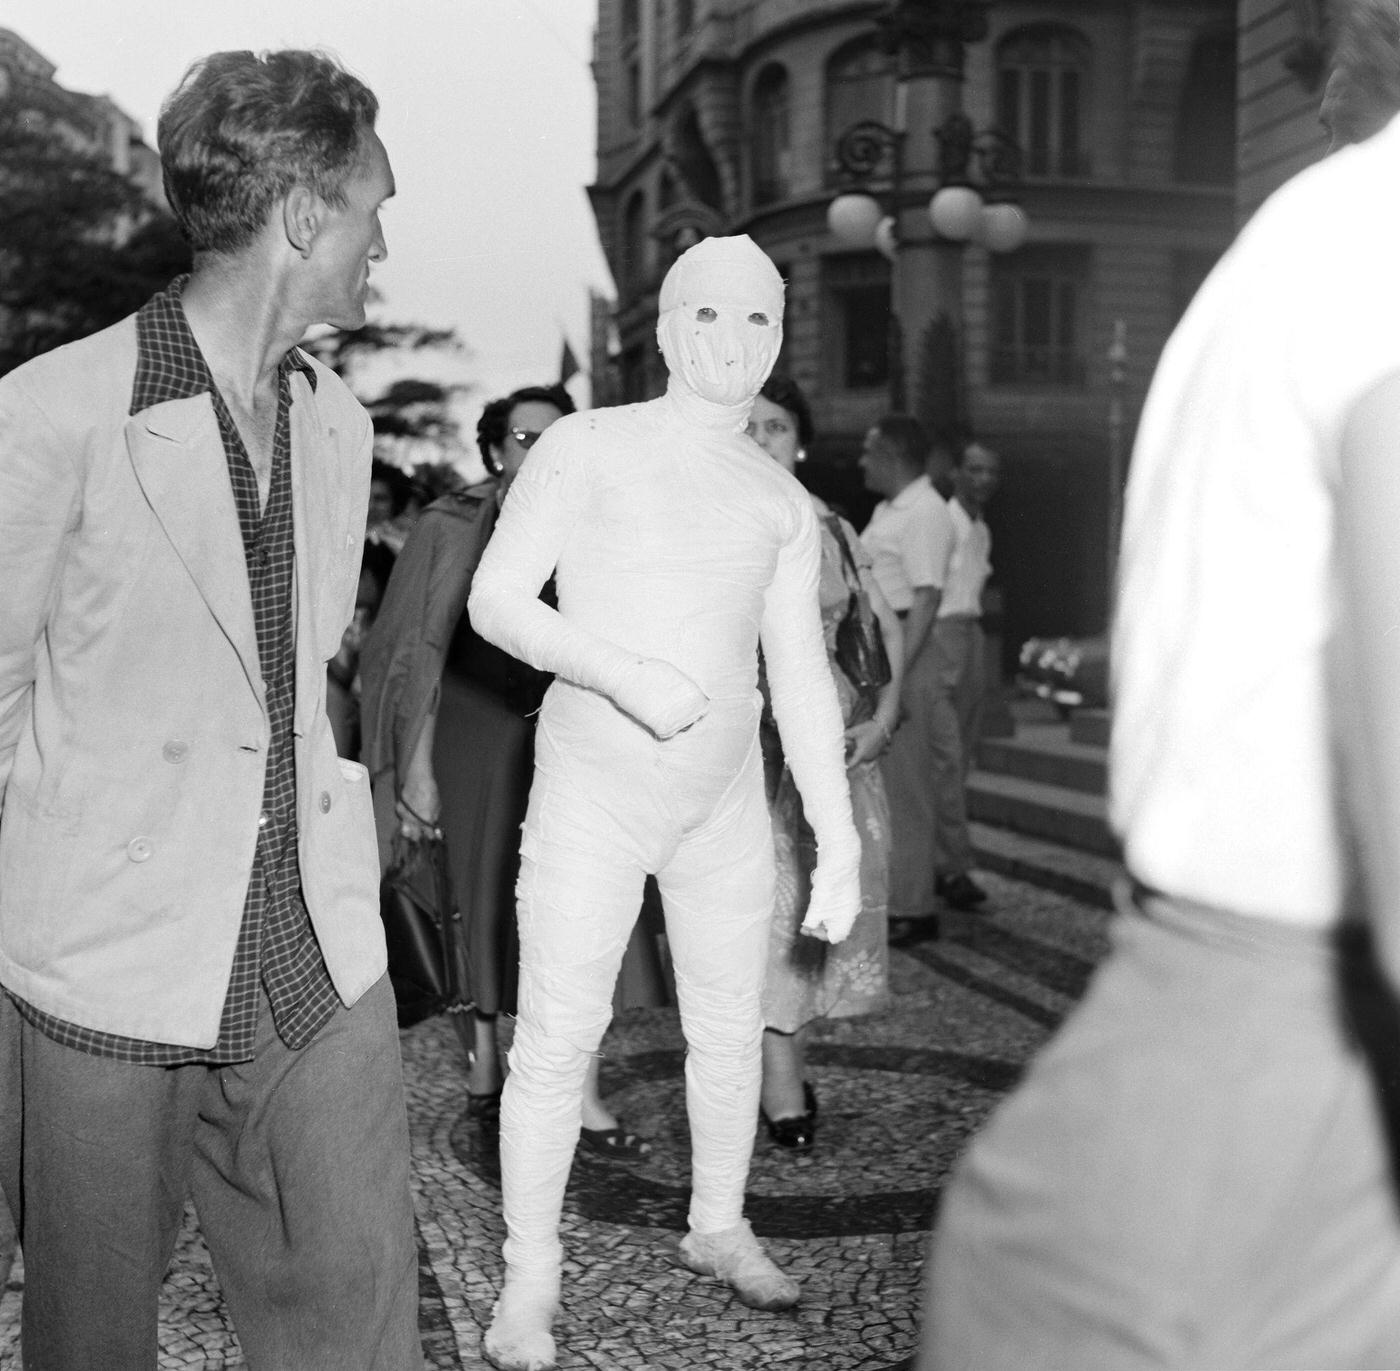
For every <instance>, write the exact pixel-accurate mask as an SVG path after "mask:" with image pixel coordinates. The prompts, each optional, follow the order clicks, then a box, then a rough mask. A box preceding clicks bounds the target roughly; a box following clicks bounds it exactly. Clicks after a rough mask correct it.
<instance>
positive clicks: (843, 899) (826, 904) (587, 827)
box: [470, 237, 860, 1371]
mask: <svg viewBox="0 0 1400 1371" xmlns="http://www.w3.org/2000/svg"><path fill="white" fill-rule="evenodd" d="M782 311H783V283H782V278H781V277H780V276H779V275H778V273H777V270H776V269H775V268H774V266H773V264H772V263H771V262H770V261H769V260H768V258H767V257H766V256H765V255H764V254H763V253H762V252H761V251H760V250H759V248H758V247H757V246H756V245H755V244H754V243H753V242H752V241H751V240H750V239H749V238H747V237H739V238H711V239H706V240H704V241H703V242H701V243H699V244H697V245H696V246H695V247H693V248H691V249H690V250H689V251H688V252H686V253H685V254H683V255H682V256H681V257H680V258H679V259H678V260H677V262H676V263H675V265H674V266H673V267H672V268H671V270H670V272H669V273H668V275H667V277H666V279H665V281H664V283H663V284H662V287H661V295H660V319H659V322H658V325H657V336H658V339H659V341H660V344H661V352H662V355H663V356H664V357H665V359H666V365H667V367H668V368H669V370H670V381H669V385H668V388H667V391H666V394H665V395H664V396H663V397H662V398H661V399H659V400H652V401H649V402H647V403H645V404H637V405H626V406H621V407H619V408H615V409H607V410H601V411H594V412H592V413H584V414H578V415H573V416H569V417H566V418H564V419H561V420H559V421H558V422H557V423H555V424H554V425H552V426H551V427H550V429H549V431H548V432H547V433H546V434H545V435H544V436H543V437H542V438H541V439H540V441H539V443H538V444H537V445H536V446H535V448H534V449H533V450H532V451H531V453H530V456H529V457H528V459H527V460H526V462H525V465H524V467H523V468H522V470H521V472H520V475H519V476H518V477H517V478H516V480H515V483H514V485H513V486H512V488H511V492H510V495H509V497H508V498H507V500H506V502H505V507H504V509H503V510H502V513H501V518H500V522H499V523H498V524H497V527H496V531H495V534H494V536H493V537H492V539H491V544H490V546H489V547H488V549H487V551H486V555H485V557H484V558H483V559H482V562H481V568H480V570H479V571H478V572H477V576H476V582H475V585H474V587H473V589H472V593H471V600H470V613H471V618H472V622H473V624H474V625H475V626H476V629H477V631H478V632H479V633H480V634H481V635H482V636H483V637H485V638H488V639H490V640H491V641H493V642H495V643H497V644H499V645H500V646H501V647H502V648H504V649H505V650H506V651H507V652H509V653H511V654H512V656H515V657H518V658H520V659H521V660H523V661H526V662H529V663H530V664H531V665H533V666H536V667H538V668H540V669H542V670H545V671H551V672H553V673H554V675H555V681H554V684H553V686H552V687H551V688H550V691H549V693H548V695H547V696H546V698H545V702H544V706H543V708H542V710H541V712H540V722H539V731H538V737H537V741H536V745H535V779H534V785H533V788H532V790H531V793H530V805H529V811H528V814H527V816H526V820H525V828H524V839H523V842H522V846H521V854H522V856H521V871H520V882H519V886H518V896H519V904H518V908H519V921H520V952H521V957H520V995H519V1022H518V1024H517V1027H516V1033H515V1041H514V1045H513V1047H512V1050H511V1054H510V1074H509V1075H508V1077H507V1079H506V1086H505V1094H504V1097H503V1100H502V1106H501V1185H502V1193H503V1203H504V1210H505V1220H506V1229H507V1238H506V1243H505V1259H506V1278H505V1287H504V1290H503V1292H502V1295H501V1298H500V1300H499V1301H498V1303H497V1306H496V1311H495V1316H494V1319H493V1322H492V1325H491V1328H490V1329H489V1330H488V1332H487V1335H486V1339H485V1344H484V1346H485V1350H486V1354H487V1356H488V1358H489V1359H490V1360H491V1361H492V1362H493V1363H494V1364H495V1365H496V1366H498V1367H502V1368H508V1369H509V1371H540V1368H548V1367H552V1366H553V1365H554V1364H555V1363H554V1356H555V1349H554V1340H553V1337H552V1335H551V1333H550V1327H551V1325H552V1323H553V1319H554V1315H555V1312H556V1310H557V1306H558V1300H559V1269H560V1262H561V1258H562V1248H561V1245H560V1242H559V1234H558V1228H559V1218H560V1211H561V1208H562V1205H563V1198H564V1188H565V1183H566V1182H567V1179H568V1174H569V1166H570V1163H571V1162H572V1160H573V1155H574V1145H575V1142H576V1140H577V1137H578V1130H579V1121H580V1113H579V1111H580V1090H581V1086H582V1081H583V1075H584V1070H585V1068H586V1066H587V1063H588V1059H589V1056H590V1054H592V1053H594V1052H595V1051H596V1050H597V1048H598V1044H599V1041H600V1039H601V1038H602V1035H603V1031H604V1029H605V1028H606V1026H607V1023H608V1020H609V1017H610V1014H611V997H612V990H613V982H614V980H615V979H616V976H617V970H618V965H619V963H620V961H621V958H622V953H623V949H624V948H625V946H626V943H627V939H628V935H629V933H630V931H631V928H632V924H633V922H634V921H635V919H636V914H637V908H638V905H639V903H640V900H641V893H642V882H643V879H644V877H645V876H646V874H647V873H648V872H653V873H655V875H656V877H657V881H658V884H659V886H660V889H661V893H662V900H663V904H664V906H665V912H666V928H667V934H668V937H669V941H670V945H671V951H672V955H673V958H674V962H675V968H676V987H677V994H678V998H679V1001H680V1012H681V1022H682V1024H683V1026H684V1030H685V1036H686V1042H687V1046H688V1055H687V1059H686V1107H687V1113H688V1115H689V1121H690V1134H691V1150H692V1188H691V1204H690V1215H689V1222H690V1232H689V1233H688V1234H687V1235H686V1237H685V1238H684V1239H683V1240H682V1242H681V1248H680V1254H681V1259H682V1261H683V1262H685V1264H686V1265H687V1266H689V1267H690V1268H691V1269H692V1270H695V1271H698V1272H701V1273H702V1274H706V1275H715V1276H718V1277H719V1278H720V1279H722V1280H724V1281H726V1282H727V1283H728V1284H730V1285H731V1286H733V1287H734V1289H735V1290H736V1292H737V1293H738V1296H739V1298H740V1299H741V1300H743V1301H744V1302H745V1303H746V1304H749V1305H752V1306H754V1307H757V1308H775V1309H776V1308H785V1307H787V1306H789V1305H792V1304H794V1303H796V1301H797V1298H798V1287H797V1284H796V1282H794V1281H792V1280H790V1279H788V1278H787V1277H786V1276H785V1275H783V1273H782V1272H781V1271H780V1270H779V1269H778V1268H777V1267H776V1266H775V1265H774V1264H773V1263H772V1262H771V1261H770V1260H769V1259H768V1257H767V1256H765V1255H764V1253H763V1251H762V1249H761V1248H760V1247H759V1245H758V1243H757V1241H756V1240H755V1239H754V1237H753V1234H752V1233H751V1232H750V1230H749V1228H748V1225H747V1224H746V1223H745V1222H744V1219H743V1198H744V1185H745V1181H746V1179H747V1176H748V1167H749V1159H750V1154H751V1152H752V1148H753V1138H754V1125H755V1118H756V1116H757V1111H758V1091H759V1077H760V1058H759V1052H760V1044H761V1039H762V1034H763V1019H762V1015H761V1012H760V1003H759V1001H760V993H761V991H762V984H763V973H764V965H765V961H766V949H767V941H768V922H769V919H770V917H771V914H772V909H773V843H772V832H771V828H770V826H769V821H768V815H767V810H766V807H765V804H764V796H763V776H762V767H761V761H760V756H759V745H758V719H759V710H760V697H759V693H758V690H757V685H756V675H757V671H756V663H757V649H758V647H759V645H760V643H761V644H762V647H763V654H764V658H765V661H766V664H767V672H768V680H769V685H770V693H771V698H772V704H773V713H774V716H775V718H776V720H777V723H778V728H779V731H780V733H781V735H782V742H783V750H784V754H785V756H786V757H787V760H788V763H789V765H790V766H791V768H792V773H793V776H794V778H795V779H796V781H797V784H798V787H799V789H800V791H801V793H802V799H803V804H804V807H805V810H806V814H807V817H808V820H809V821H810V823H811V825H812V828H813V830H814V831H815V833H816V836H817V845H818V862H817V868H816V872H815V874H814V876H813V881H812V898H811V904H810V908H809V911H808V914H807V917H806V921H805V923H804V928H805V929H806V931H807V932H808V933H810V934H812V935H813V936H816V937H825V938H828V939H830V940H831V941H833V942H835V941H839V940H840V939H841V938H843V937H844V936H845V935H846V933H847V932H848V931H849V929H850V926H851V923H852V921H853V920H854V918H855V916H856V912H857V910H858V908H859V905H860V890H859V882H858V872H859V864H860V841H859V838H858V837H857V834H856V831H855V828H854V826H853V824H852V821H851V809H850V796H849V792H848V790H847V784H846V773H845V765H844V759H843V753H842V725H841V715H840V711H839V709H838V706H837V701H836V694H835V690H834V687H833V685H832V681H831V671H830V669H829V667H828V666H827V660H826V651H825V648H824V646H823V642H822V629H821V623H820V620H819V617H818V610H817V594H816V587H817V573H818V549H819V542H818V531H817V523H816V519H815V516H814V515H813V512H812V502H811V500H810V499H809V498H808V496H807V494H806V492H805V491H804V490H803V488H802V487H801V486H800V485H799V484H798V483H797V482H796V481H795V480H793V478H792V477H791V476H790V475H788V474H787V473H786V472H785V471H784V470H783V469H782V468H781V467H780V466H779V465H778V464H777V463H776V462H773V461H771V460H769V459H768V458H767V457H766V456H765V454H764V453H763V452H762V450H761V449H760V448H759V447H758V446H757V445H756V444H755V443H753V442H752V441H751V440H750V439H749V438H748V437H747V436H746V435H745V433H744V425H745V423H746V421H747V419H748V414H749V409H750V406H751V405H752V403H753V400H754V397H755V396H756V395H757V393H758V389H759V387H760V386H761V385H762V384H763V381H764V379H765V378H766V377H767V375H768V372H769V370H770V369H771V368H772V365H773V362H774V360H775V359H776V357H777V355H778V349H779V346H780V345H781V343H782ZM551 573H554V575H555V583H556V587H557V590H558V602H559V608H558V610H557V611H556V610H554V609H551V608H549V607H548V606H547V605H545V604H543V603H542V602H541V601H540V600H539V598H538V597H539V591H540V587H541V586H542V585H543V584H544V582H545V580H546V579H547V578H548V577H549V575H550V574H551Z"/></svg>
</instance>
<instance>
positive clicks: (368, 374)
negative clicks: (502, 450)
mask: <svg viewBox="0 0 1400 1371" xmlns="http://www.w3.org/2000/svg"><path fill="white" fill-rule="evenodd" d="M302 346H303V347H305V348H306V349H307V351H308V352H312V353H314V354H315V355H316V357H317V358H318V359H319V360H320V361H322V362H324V363H325V364H326V365H327V366H328V367H330V368H331V370H332V371H334V372H335V373H336V374H337V375H339V376H340V377H342V378H343V379H344V381H345V382H346V384H347V385H348V386H349V387H350V389H351V390H353V391H354V392H355V394H356V396H357V397H358V398H359V401H360V403H361V404H362V405H364V407H365V408H366V409H367V410H368V411H369V414H370V418H371V419H372V420H373V421H374V431H375V434H376V436H378V437H382V438H423V439H433V440H436V442H437V444H439V445H440V446H439V447H438V451H439V452H441V451H442V450H443V449H444V448H449V447H452V446H455V445H456V444H457V443H458V442H459V433H458V427H459V426H458V423H457V420H456V419H455V418H454V417H453V414H452V404H453V401H454V400H456V399H458V398H459V397H461V396H464V395H467V394H469V393H470V392H471V391H472V389H473V387H472V385H471V384H470V383H469V382H460V381H437V380H430V379H426V378H423V377H418V376H402V375H401V376H398V377H397V378H395V379H393V380H390V381H388V382H385V381H383V380H382V379H379V378H377V377H376V376H375V375H374V374H373V373H375V372H382V371H383V370H384V369H385V367H386V366H388V365H394V366H396V367H398V368H400V369H401V368H402V367H403V366H404V365H405V359H406V358H407V357H409V356H410V355H412V354H415V353H435V354H437V355H438V356H440V357H454V356H460V355H463V354H465V353H466V352H467V348H466V345H465V344H464V343H463V342H462V340H461V339H460V338H459V337H458V336H457V332H456V330H455V329H450V328H444V329H437V328H428V327H426V326H424V325H422V324H379V323H369V324H366V325H365V326H364V327H363V328H361V329H357V330H356V331H355V332H353V333H330V334H325V335H323V336H321V337H318V338H312V339H308V340H307V341H306V342H305V343H303V345H302ZM424 447H425V450H428V451H430V450H431V449H430V448H429V447H428V445H427V444H425V445H424ZM438 467H440V468H441V472H437V471H436V470H435V469H436V468H438ZM452 471H453V468H452V466H451V463H450V462H447V461H445V460H443V459H442V458H441V457H440V456H431V457H427V458H426V459H425V460H422V461H419V462H417V463H415V464H414V468H413V476H414V478H415V480H420V479H421V480H426V483H427V484H428V485H430V486H435V485H437V484H439V483H441V482H442V481H444V480H446V477H445V475H444V473H451V472H452Z"/></svg>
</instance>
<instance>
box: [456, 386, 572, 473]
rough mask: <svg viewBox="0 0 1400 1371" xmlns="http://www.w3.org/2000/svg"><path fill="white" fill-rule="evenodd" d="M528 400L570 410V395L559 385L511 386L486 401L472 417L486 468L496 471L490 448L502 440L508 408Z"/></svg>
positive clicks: (508, 412)
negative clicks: (476, 415) (510, 389)
mask: <svg viewBox="0 0 1400 1371" xmlns="http://www.w3.org/2000/svg"><path fill="white" fill-rule="evenodd" d="M531 400H538V401H539V402H540V403H542V404H546V405H553V406H554V407H555V409H557V410H558V411H559V413H560V414H572V413H573V412H574V401H573V397H572V396H571V395H570V394H569V392H568V391H567V390H565V389H564V387H563V386H559V385H555V386H521V388H520V389H519V390H513V391H511V393H510V394H509V395H503V396H502V397H501V398H500V399H499V400H491V401H488V402H487V405H486V408H485V409H483V410H482V411H481V418H480V419H478V420H477V421H476V446H477V448H478V449H479V451H480V452H481V460H482V461H483V462H484V463H485V464H486V470H487V471H489V472H492V473H494V474H496V475H499V474H500V473H499V472H498V471H497V470H496V459H495V458H494V457H493V456H492V455H491V449H492V448H493V447H500V445H501V444H502V443H504V442H505V440H506V428H507V425H509V423H510V412H511V410H513V409H514V408H515V407H516V405H523V404H527V403H528V402H529V401H531Z"/></svg>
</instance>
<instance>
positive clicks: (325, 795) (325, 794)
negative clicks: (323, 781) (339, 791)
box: [321, 790, 331, 814]
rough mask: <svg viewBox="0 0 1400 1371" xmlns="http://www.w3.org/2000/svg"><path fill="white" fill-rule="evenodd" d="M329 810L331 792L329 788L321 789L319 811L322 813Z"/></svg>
mask: <svg viewBox="0 0 1400 1371" xmlns="http://www.w3.org/2000/svg"><path fill="white" fill-rule="evenodd" d="M330 812H331V793H330V791H329V790H323V791H322V792H321V813H322V814H329V813H330Z"/></svg>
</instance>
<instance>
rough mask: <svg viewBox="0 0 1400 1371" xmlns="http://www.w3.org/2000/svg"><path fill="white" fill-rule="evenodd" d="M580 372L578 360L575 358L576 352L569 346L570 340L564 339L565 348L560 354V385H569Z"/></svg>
mask: <svg viewBox="0 0 1400 1371" xmlns="http://www.w3.org/2000/svg"><path fill="white" fill-rule="evenodd" d="M578 372H579V365H578V358H577V357H575V356H574V350H573V348H571V347H570V346H569V340H568V339H567V338H565V339H564V347H563V349H562V351H561V352H560V353H559V384H560V385H561V386H562V385H567V384H568V381H569V378H570V377H571V376H577V375H578Z"/></svg>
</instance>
